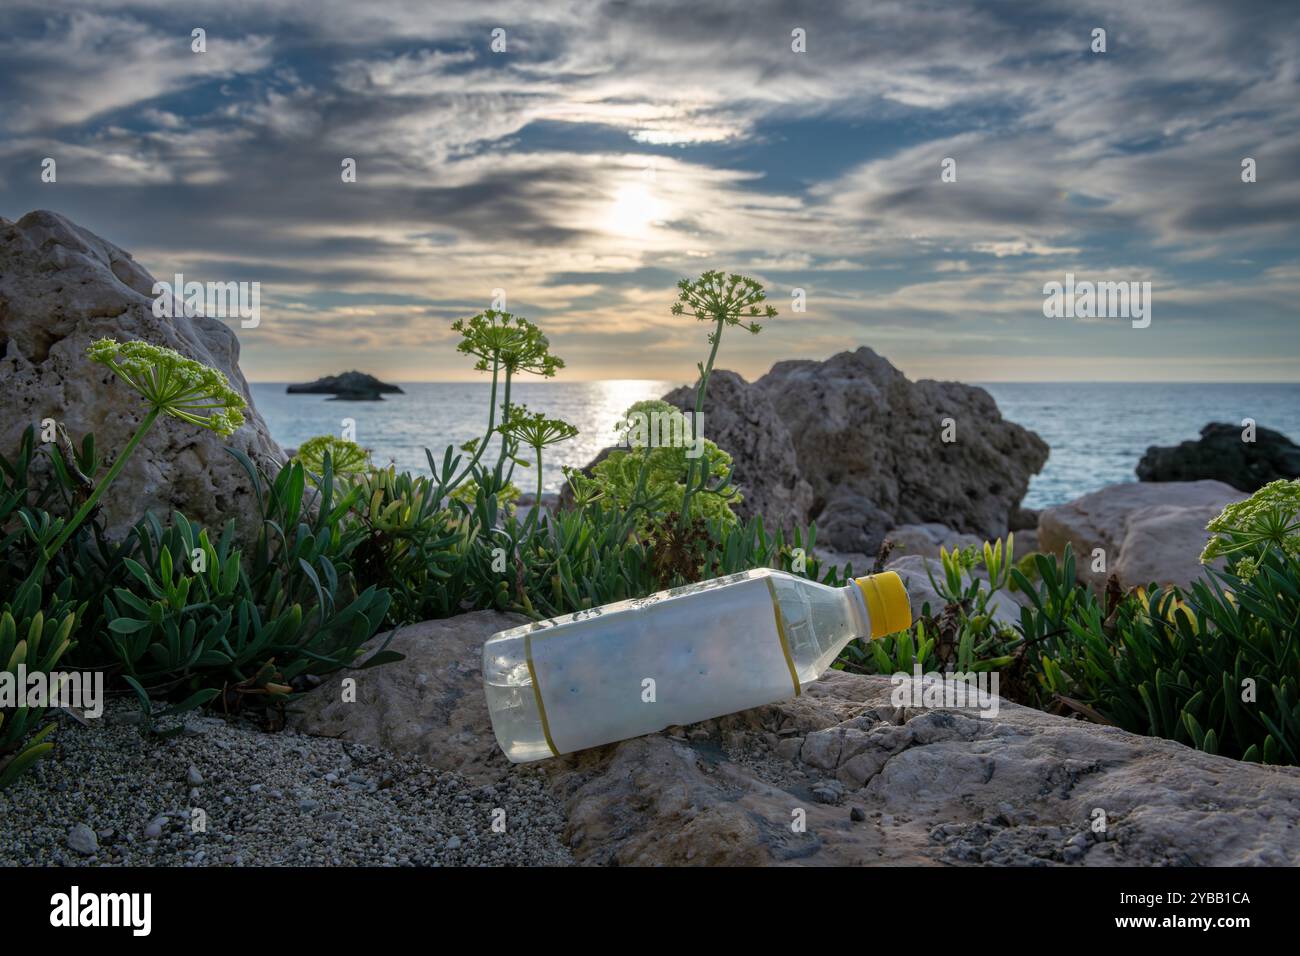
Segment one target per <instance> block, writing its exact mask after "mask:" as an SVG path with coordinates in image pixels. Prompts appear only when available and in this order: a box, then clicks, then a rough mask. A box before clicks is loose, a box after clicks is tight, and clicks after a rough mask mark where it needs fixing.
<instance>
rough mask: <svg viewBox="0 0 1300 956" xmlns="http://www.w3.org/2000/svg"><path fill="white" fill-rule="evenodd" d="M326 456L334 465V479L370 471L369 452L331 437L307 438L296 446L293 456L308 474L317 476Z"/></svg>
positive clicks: (317, 436)
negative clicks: (296, 451)
mask: <svg viewBox="0 0 1300 956" xmlns="http://www.w3.org/2000/svg"><path fill="white" fill-rule="evenodd" d="M326 455H328V456H329V458H330V461H331V462H332V463H333V465H334V477H335V478H339V477H342V476H344V475H363V474H365V473H366V472H368V471H370V452H368V451H367V450H366V449H364V448H362V447H361V446H360V445H358V444H357V443H356V442H354V441H348V440H347V439H346V438H336V437H335V436H333V435H316V436H315V437H314V438H308V439H307V440H306V441H305V442H303V443H302V444H301V445H299V446H298V453H297V454H296V455H294V459H295V460H296V461H300V462H302V466H303V467H304V468H306V469H307V471H308V473H309V474H312V475H319V474H320V473H321V472H322V471H323V470H324V469H325V456H326Z"/></svg>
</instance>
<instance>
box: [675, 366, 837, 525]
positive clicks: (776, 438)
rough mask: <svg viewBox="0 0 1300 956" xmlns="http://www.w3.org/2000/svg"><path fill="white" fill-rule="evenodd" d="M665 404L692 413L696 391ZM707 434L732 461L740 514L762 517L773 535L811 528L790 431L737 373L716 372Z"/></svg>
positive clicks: (808, 493) (808, 491)
mask: <svg viewBox="0 0 1300 956" xmlns="http://www.w3.org/2000/svg"><path fill="white" fill-rule="evenodd" d="M664 400H665V401H667V402H669V403H670V404H673V405H676V406H677V407H679V408H681V409H682V410H683V411H688V412H693V411H694V410H695V388H694V387H692V386H683V387H682V388H678V389H674V390H673V391H671V392H669V393H668V394H667V395H665V396H664ZM703 431H704V437H706V438H708V439H709V440H710V441H713V442H715V443H716V444H717V445H718V447H719V448H723V449H725V450H726V451H728V452H730V453H731V455H732V465H733V468H734V471H733V472H732V480H733V481H734V483H735V484H736V486H737V487H738V488H739V489H740V491H741V493H742V494H743V495H744V499H743V500H742V501H741V502H740V503H739V504H737V505H736V506H735V509H734V510H735V511H736V512H737V513H738V514H740V515H741V516H742V517H746V518H748V517H752V516H754V515H762V517H763V521H764V522H765V524H766V526H767V527H768V528H773V529H775V528H777V527H781V528H786V529H790V528H793V527H796V526H802V525H804V524H806V523H807V521H808V509H809V507H810V506H811V505H812V500H813V493H812V487H811V486H810V485H809V484H808V482H807V481H805V480H804V478H803V477H802V476H800V474H799V466H798V462H797V461H796V460H795V450H794V441H793V439H792V438H791V436H790V432H789V429H787V428H786V427H785V424H784V423H783V422H782V421H781V418H780V416H779V415H778V414H777V413H776V409H775V408H774V407H773V405H772V403H771V402H770V401H768V398H767V396H766V395H765V394H764V393H763V392H761V391H760V390H758V389H756V388H754V387H752V386H751V385H750V384H749V383H748V382H746V381H745V380H744V379H743V378H741V377H740V376H739V375H737V374H736V373H735V372H728V371H717V372H714V373H713V374H712V375H711V376H710V377H709V391H708V394H707V395H706V396H705V408H704V422H703Z"/></svg>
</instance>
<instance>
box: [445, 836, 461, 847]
mask: <svg viewBox="0 0 1300 956" xmlns="http://www.w3.org/2000/svg"><path fill="white" fill-rule="evenodd" d="M447 849H448V850H459V849H460V837H458V836H454V837H451V838H450V839H449V840H448V841H447Z"/></svg>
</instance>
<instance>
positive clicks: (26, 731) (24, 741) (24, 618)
mask: <svg viewBox="0 0 1300 956" xmlns="http://www.w3.org/2000/svg"><path fill="white" fill-rule="evenodd" d="M76 618H77V609H76V608H74V607H71V606H70V605H69V604H68V603H67V602H65V601H59V600H57V599H56V600H53V601H51V602H50V604H49V606H44V604H43V602H42V599H41V589H40V588H39V587H38V586H36V585H35V584H34V583H32V582H28V583H27V584H25V585H23V586H22V587H20V588H19V590H18V592H17V594H15V595H14V597H13V598H12V599H11V600H8V601H5V602H4V603H3V604H0V790H3V789H4V788H5V787H7V786H9V784H11V783H13V782H14V781H15V780H17V779H18V777H19V775H20V774H22V773H23V771H24V770H26V769H28V768H29V767H30V766H31V765H32V764H33V763H35V762H36V761H37V760H39V759H40V758H41V757H43V756H44V755H45V754H47V753H48V752H49V751H50V750H51V749H52V748H53V747H54V744H53V743H51V742H50V741H49V740H48V739H47V738H48V737H49V735H50V733H51V731H53V730H54V724H53V723H49V724H46V725H45V726H43V727H40V729H36V730H34V728H36V727H37V725H38V724H40V722H41V718H42V717H43V716H44V714H45V709H46V708H45V707H29V706H26V704H25V703H22V702H20V700H19V698H20V697H21V696H22V695H24V694H25V693H26V691H27V680H26V678H27V677H29V676H31V675H35V674H43V675H45V680H46V681H47V682H48V681H49V675H50V673H51V672H52V671H53V670H54V668H55V667H56V666H57V665H58V663H59V660H60V659H61V658H62V657H63V655H64V653H65V652H66V651H67V650H68V648H69V647H71V646H72V643H73V641H72V632H73V628H74V627H75V624H76ZM20 669H21V671H20ZM9 693H12V694H13V695H14V701H13V702H12V703H11V704H6V703H4V702H3V699H4V697H6V696H8V694H9Z"/></svg>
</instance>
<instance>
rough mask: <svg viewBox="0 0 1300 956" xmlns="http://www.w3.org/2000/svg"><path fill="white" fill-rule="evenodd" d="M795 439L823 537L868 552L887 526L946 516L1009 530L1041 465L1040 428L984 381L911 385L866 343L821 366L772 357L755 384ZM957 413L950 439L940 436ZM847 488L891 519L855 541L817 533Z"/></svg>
mask: <svg viewBox="0 0 1300 956" xmlns="http://www.w3.org/2000/svg"><path fill="white" fill-rule="evenodd" d="M755 387H756V388H758V389H759V390H760V391H762V392H763V393H764V394H765V395H766V396H767V397H768V399H769V400H770V401H771V402H772V405H773V406H774V407H775V408H776V410H777V412H778V413H779V414H780V416H781V419H782V421H784V422H785V425H786V427H787V428H788V429H789V431H790V434H791V436H792V438H793V440H794V445H795V452H796V455H797V458H798V462H799V471H800V474H802V475H803V476H804V477H805V478H806V479H807V480H808V483H809V484H810V485H812V489H813V495H814V500H813V505H812V509H811V512H812V517H815V518H816V519H817V525H818V530H819V535H818V541H819V542H820V543H822V544H824V545H826V546H828V547H832V548H835V549H836V550H840V551H865V552H866V553H868V554H870V553H871V552H872V551H873V550H874V549H875V548H876V547H879V544H880V540H881V539H883V537H884V535H885V533H886V532H887V531H888V530H889V528H891V527H896V526H898V525H905V524H924V523H926V522H942V523H943V524H946V525H948V526H949V527H951V528H953V529H955V530H957V531H960V532H965V533H970V534H976V535H980V536H982V537H985V538H993V537H996V536H999V535H1003V534H1005V533H1006V531H1007V528H1008V524H1009V518H1010V515H1011V512H1012V509H1014V508H1016V507H1017V506H1018V505H1019V503H1020V500H1021V499H1022V498H1023V497H1024V495H1025V492H1026V491H1027V490H1028V487H1029V478H1030V476H1031V475H1033V474H1035V473H1036V472H1038V471H1039V470H1040V469H1041V468H1042V466H1043V464H1044V463H1045V462H1046V461H1047V455H1048V448H1047V445H1046V443H1045V442H1043V440H1042V439H1040V438H1039V437H1038V436H1037V435H1036V434H1034V433H1033V432H1031V431H1028V430H1027V429H1024V428H1021V427H1020V426H1019V425H1015V424H1012V423H1011V422H1007V421H1004V420H1003V418H1002V415H1001V413H1000V412H999V411H998V407H997V404H996V403H995V402H994V401H993V397H992V396H991V395H989V393H988V392H986V391H984V390H983V389H982V388H976V387H974V386H971V385H962V384H960V383H957V382H937V381H932V380H929V379H925V380H921V381H918V382H910V381H908V380H907V378H906V377H905V376H904V375H903V373H902V372H900V371H899V370H898V369H896V368H894V366H893V365H891V364H890V363H889V362H888V361H887V360H886V359H884V358H882V357H881V356H879V355H877V354H876V353H875V352H873V351H872V350H871V349H869V348H866V347H863V348H859V349H858V350H857V351H855V352H841V353H840V354H838V355H835V356H833V357H831V358H829V359H827V360H826V361H825V362H813V361H806V360H798V361H787V362H779V363H777V364H776V365H775V366H774V367H773V368H772V370H771V371H770V372H768V373H767V374H766V375H764V376H763V377H762V378H760V379H759V380H758V381H757V382H755ZM945 419H952V422H953V423H954V426H955V434H956V440H955V441H952V442H945V441H943V440H942V438H943V431H944V422H945ZM846 496H855V498H854V499H852V500H856V501H866V502H869V503H870V504H871V505H872V506H874V508H875V509H878V510H879V511H882V512H885V513H886V514H889V515H892V516H893V519H894V520H893V522H892V524H890V525H889V526H887V527H885V528H881V529H879V532H878V533H877V532H876V531H875V530H874V529H872V530H871V533H870V534H869V538H870V540H869V541H866V542H865V544H866V545H867V546H866V547H863V546H862V545H863V544H864V542H862V541H860V540H859V541H852V542H841V541H840V540H839V537H840V536H841V535H843V534H844V533H846V531H847V530H848V529H846V531H839V532H837V533H836V534H835V535H832V536H831V537H829V538H828V539H827V540H825V541H823V540H822V536H821V533H820V532H821V529H822V526H823V524H824V523H825V522H826V520H827V519H831V518H837V519H838V520H839V522H840V524H841V525H842V524H843V518H842V515H843V512H844V504H843V502H844V501H845V499H846Z"/></svg>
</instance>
